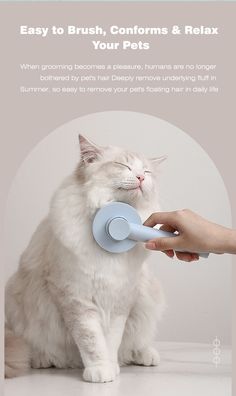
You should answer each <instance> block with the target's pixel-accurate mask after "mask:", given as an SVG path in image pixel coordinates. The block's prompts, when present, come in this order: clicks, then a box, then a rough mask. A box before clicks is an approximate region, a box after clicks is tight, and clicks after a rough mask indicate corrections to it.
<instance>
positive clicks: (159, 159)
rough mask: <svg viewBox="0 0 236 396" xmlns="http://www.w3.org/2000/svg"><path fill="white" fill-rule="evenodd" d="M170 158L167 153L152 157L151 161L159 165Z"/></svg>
mask: <svg viewBox="0 0 236 396" xmlns="http://www.w3.org/2000/svg"><path fill="white" fill-rule="evenodd" d="M167 158H168V156H167V155H162V156H161V157H157V158H151V159H150V161H151V163H152V164H153V165H155V166H159V165H160V164H161V163H162V162H164V161H166V160H167Z"/></svg>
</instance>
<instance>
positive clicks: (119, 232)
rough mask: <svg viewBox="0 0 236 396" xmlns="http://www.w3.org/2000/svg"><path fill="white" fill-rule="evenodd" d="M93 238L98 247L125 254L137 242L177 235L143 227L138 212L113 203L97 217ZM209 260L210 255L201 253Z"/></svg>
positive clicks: (125, 205)
mask: <svg viewBox="0 0 236 396" xmlns="http://www.w3.org/2000/svg"><path fill="white" fill-rule="evenodd" d="M93 236H94V239H95V241H96V242H97V243H98V245H99V246H100V247H101V248H102V249H104V250H106V251H107V252H111V253H123V252H127V251H128V250H130V249H132V248H133V247H134V246H135V245H136V243H137V242H147V241H149V240H151V239H156V238H163V237H167V238H170V237H175V236H176V234H173V233H171V232H166V231H162V230H158V229H155V228H151V227H146V226H143V225H142V221H141V218H140V216H139V215H138V213H137V211H136V210H135V209H134V208H133V207H132V206H130V205H128V204H125V203H123V202H112V203H110V204H108V205H106V206H104V207H103V208H101V209H100V210H98V212H97V213H96V215H95V218H94V221H93ZM199 256H200V257H204V258H207V257H208V256H209V253H199Z"/></svg>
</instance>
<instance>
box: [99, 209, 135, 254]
mask: <svg viewBox="0 0 236 396" xmlns="http://www.w3.org/2000/svg"><path fill="white" fill-rule="evenodd" d="M114 218H123V219H125V220H127V221H128V222H130V223H135V224H139V225H141V224H142V221H141V219H140V217H139V215H138V213H137V212H136V210H135V209H134V208H133V207H132V206H130V205H128V204H125V203H123V202H112V203H110V204H108V205H106V206H104V207H103V208H101V209H99V210H98V212H97V213H96V215H95V217H94V220H93V236H94V239H95V241H96V242H97V243H98V245H99V246H100V247H101V248H102V249H104V250H106V251H107V252H110V253H123V252H127V251H128V250H130V249H132V248H133V247H134V246H135V245H136V243H137V242H136V241H132V240H130V239H124V240H118V239H113V238H112V237H111V236H110V235H109V233H108V228H109V223H110V222H111V220H112V219H114Z"/></svg>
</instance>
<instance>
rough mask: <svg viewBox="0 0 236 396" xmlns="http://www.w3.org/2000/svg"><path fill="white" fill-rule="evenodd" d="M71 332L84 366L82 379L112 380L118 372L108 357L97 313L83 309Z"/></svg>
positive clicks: (107, 349) (95, 380)
mask: <svg viewBox="0 0 236 396" xmlns="http://www.w3.org/2000/svg"><path fill="white" fill-rule="evenodd" d="M72 334H73V337H74V339H75V341H76V342H77V343H78V345H79V350H80V354H81V357H82V360H83V364H84V367H85V369H84V373H83V378H84V380H85V381H89V382H109V381H113V380H114V379H115V377H116V375H117V374H118V373H117V367H116V365H115V364H114V362H113V361H112V359H111V357H110V353H109V348H108V345H107V342H106V339H105V336H104V332H103V329H102V327H101V324H100V320H99V316H98V314H97V313H96V312H91V311H88V310H86V309H85V312H84V313H83V314H82V315H81V314H80V318H79V320H78V322H77V323H76V325H75V328H74V329H73V330H72Z"/></svg>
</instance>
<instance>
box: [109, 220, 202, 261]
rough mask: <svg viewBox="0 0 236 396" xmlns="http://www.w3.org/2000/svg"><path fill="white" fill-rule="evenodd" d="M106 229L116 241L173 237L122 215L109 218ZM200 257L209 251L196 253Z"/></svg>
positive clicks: (139, 240)
mask: <svg viewBox="0 0 236 396" xmlns="http://www.w3.org/2000/svg"><path fill="white" fill-rule="evenodd" d="M106 231H107V233H108V234H109V235H110V237H112V238H113V239H114V240H116V241H123V240H125V239H127V238H128V239H131V240H133V241H137V242H147V241H150V240H151V239H156V238H173V237H176V236H177V235H176V234H173V233H172V232H167V231H162V230H158V229H156V228H151V227H146V226H143V225H140V224H135V223H130V222H128V221H127V220H126V219H124V218H122V217H115V218H113V219H110V220H109V221H108V223H107V225H106ZM178 251H179V250H178ZM198 254H199V256H200V257H203V258H207V257H208V256H209V253H198Z"/></svg>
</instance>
